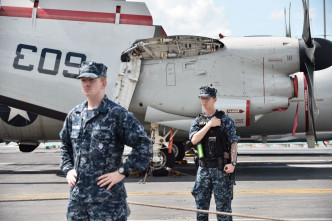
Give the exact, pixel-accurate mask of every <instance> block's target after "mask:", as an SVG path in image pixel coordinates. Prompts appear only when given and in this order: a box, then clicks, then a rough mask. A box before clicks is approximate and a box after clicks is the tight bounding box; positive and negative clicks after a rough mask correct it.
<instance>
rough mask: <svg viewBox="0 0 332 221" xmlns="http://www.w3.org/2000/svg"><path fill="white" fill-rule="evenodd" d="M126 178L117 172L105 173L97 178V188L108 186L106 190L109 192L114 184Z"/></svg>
mask: <svg viewBox="0 0 332 221" xmlns="http://www.w3.org/2000/svg"><path fill="white" fill-rule="evenodd" d="M125 177H126V176H125V175H122V174H120V173H119V171H114V172H112V173H106V174H104V175H101V176H100V177H98V180H99V182H98V183H97V185H98V186H100V187H104V186H106V185H108V184H109V185H108V187H107V189H106V190H110V189H111V188H112V187H113V186H114V185H115V184H117V183H119V182H121V180H123V179H124V178H125Z"/></svg>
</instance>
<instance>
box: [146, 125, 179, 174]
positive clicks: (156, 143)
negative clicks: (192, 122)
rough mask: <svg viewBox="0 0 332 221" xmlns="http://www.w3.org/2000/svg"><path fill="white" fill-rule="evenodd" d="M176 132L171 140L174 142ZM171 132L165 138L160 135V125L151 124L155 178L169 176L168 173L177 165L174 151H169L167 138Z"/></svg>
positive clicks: (152, 163) (152, 164)
mask: <svg viewBox="0 0 332 221" xmlns="http://www.w3.org/2000/svg"><path fill="white" fill-rule="evenodd" d="M177 131H178V130H176V131H175V132H174V134H173V136H171V137H170V139H169V140H172V139H173V137H174V135H175V134H176V133H177ZM170 133H171V131H169V132H168V133H167V134H166V135H165V136H163V137H162V136H160V135H159V124H156V123H151V140H152V153H153V157H152V162H151V166H152V168H153V172H152V174H153V175H154V176H167V175H168V171H169V170H170V169H173V167H174V164H175V156H174V152H173V151H172V150H170V151H169V148H168V146H169V142H167V141H166V138H167V137H168V136H169V135H170Z"/></svg>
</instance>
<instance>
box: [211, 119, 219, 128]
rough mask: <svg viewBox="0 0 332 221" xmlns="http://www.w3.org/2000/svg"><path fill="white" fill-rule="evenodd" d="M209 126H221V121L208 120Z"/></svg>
mask: <svg viewBox="0 0 332 221" xmlns="http://www.w3.org/2000/svg"><path fill="white" fill-rule="evenodd" d="M210 125H211V127H217V126H220V125H221V120H220V119H219V118H216V117H212V119H211V120H210Z"/></svg>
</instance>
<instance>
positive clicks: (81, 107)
mask: <svg viewBox="0 0 332 221" xmlns="http://www.w3.org/2000/svg"><path fill="white" fill-rule="evenodd" d="M87 103H88V102H87V101H84V102H83V103H81V104H80V105H78V107H77V108H76V111H75V112H76V113H82V112H83V110H84V108H85V107H86V105H87Z"/></svg>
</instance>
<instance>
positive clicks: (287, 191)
mask: <svg viewBox="0 0 332 221" xmlns="http://www.w3.org/2000/svg"><path fill="white" fill-rule="evenodd" d="M234 194H266V195H271V194H332V189H281V190H278V189H276V190H236V191H234ZM127 195H128V196H163V195H191V192H190V191H168V192H128V193H127ZM68 196H69V193H36V194H0V199H47V198H65V197H68Z"/></svg>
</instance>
